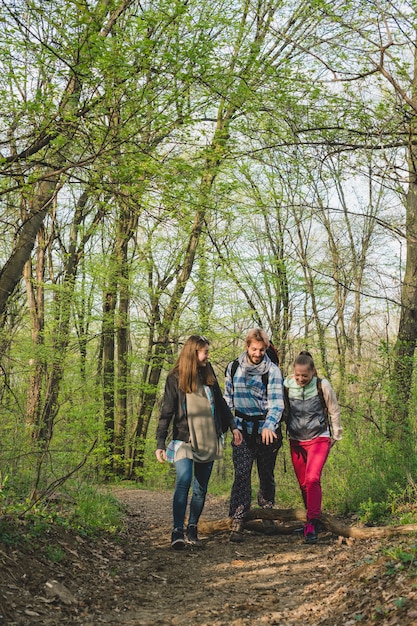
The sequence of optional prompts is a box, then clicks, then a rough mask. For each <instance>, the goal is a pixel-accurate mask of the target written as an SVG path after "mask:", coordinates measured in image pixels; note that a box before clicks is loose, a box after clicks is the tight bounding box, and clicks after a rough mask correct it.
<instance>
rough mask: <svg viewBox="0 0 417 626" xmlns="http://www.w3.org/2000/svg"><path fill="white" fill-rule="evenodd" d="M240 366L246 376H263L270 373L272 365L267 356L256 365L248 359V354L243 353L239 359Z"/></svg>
mask: <svg viewBox="0 0 417 626" xmlns="http://www.w3.org/2000/svg"><path fill="white" fill-rule="evenodd" d="M238 361H239V365H240V367H241V368H242V370H243V373H244V375H245V376H248V377H249V376H263V374H266V372H269V369H270V367H271V365H272V361H271V359H270V358H269V357H268V356H267V355H266V354H265V356H264V358H263V359H262V361H261V362H260V363H258V365H254V363H251V362H250V361H249V359H248V355H247V352H242V354H241V355H240V356H239V357H238Z"/></svg>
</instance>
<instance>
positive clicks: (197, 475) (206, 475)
mask: <svg viewBox="0 0 417 626" xmlns="http://www.w3.org/2000/svg"><path fill="white" fill-rule="evenodd" d="M193 468H194V481H193V493H192V496H191V502H190V517H189V518H188V525H190V524H193V525H196V526H197V522H198V520H199V519H200V515H201V512H202V510H203V507H204V502H205V500H206V494H207V486H208V481H209V479H210V475H211V470H212V469H213V461H211V462H210V463H196V462H195V461H193V460H192V459H180V460H179V461H176V463H175V471H176V474H177V480H176V483H175V492H174V500H173V514H174V528H183V527H184V519H185V511H186V509H187V500H188V492H189V489H190V486H191V480H192V477H193Z"/></svg>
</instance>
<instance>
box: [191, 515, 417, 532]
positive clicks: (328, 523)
mask: <svg viewBox="0 0 417 626" xmlns="http://www.w3.org/2000/svg"><path fill="white" fill-rule="evenodd" d="M263 519H272V520H278V521H279V522H281V524H277V526H276V529H275V533H274V534H289V533H291V532H294V530H295V528H296V527H297V526H298V527H299V526H300V524H299V523H298V524H295V525H294V524H292V525H290V524H288V522H294V521H296V522H305V520H306V513H305V510H304V509H261V508H253V509H251V510H250V511H249V514H248V516H247V518H246V522H245V528H247V529H248V530H256V531H257V532H268V531H267V529H263V528H262V524H259V523H256V524H255V525H254V522H255V521H256V520H263ZM283 522H284V523H283ZM320 522H321V525H322V527H323V530H325V531H328V532H331V533H333V534H335V535H338V536H340V537H352V538H354V539H372V538H374V539H376V538H378V537H389V536H391V535H404V534H407V533H410V532H417V524H404V525H399V526H361V527H359V526H346V524H343V523H342V522H340V521H339V520H337V519H336V518H334V517H332V516H331V515H328V514H327V513H322V515H321V517H320ZM230 526H231V520H230V518H225V519H221V520H204V519H201V520H200V521H199V523H198V530H199V533H200V534H203V535H212V534H215V533H218V532H225V531H227V530H230ZM268 534H269V533H268Z"/></svg>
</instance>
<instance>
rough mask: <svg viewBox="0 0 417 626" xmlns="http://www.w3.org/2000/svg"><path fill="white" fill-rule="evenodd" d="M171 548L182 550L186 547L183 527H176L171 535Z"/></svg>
mask: <svg viewBox="0 0 417 626" xmlns="http://www.w3.org/2000/svg"><path fill="white" fill-rule="evenodd" d="M171 548H173V550H182V549H183V548H185V541H184V531H183V529H182V528H174V530H173V531H172V535H171Z"/></svg>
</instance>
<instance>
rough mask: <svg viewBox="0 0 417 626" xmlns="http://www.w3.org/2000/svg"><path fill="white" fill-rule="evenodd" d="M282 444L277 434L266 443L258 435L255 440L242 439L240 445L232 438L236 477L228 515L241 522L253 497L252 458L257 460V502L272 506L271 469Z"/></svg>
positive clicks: (273, 482)
mask: <svg viewBox="0 0 417 626" xmlns="http://www.w3.org/2000/svg"><path fill="white" fill-rule="evenodd" d="M281 444H282V440H281V439H280V438H278V439H276V440H275V441H274V443H272V444H269V445H265V444H264V443H262V442H261V441H260V438H258V440H257V441H256V443H255V444H249V443H248V441H246V440H245V439H244V440H243V441H242V443H241V444H240V445H239V446H235V445H234V444H233V442H232V447H233V465H234V468H235V479H234V482H233V486H232V493H231V495H230V507H229V517H231V518H233V519H234V520H236V521H239V522H241V521H243V520H244V519H245V517H246V515H247V514H248V512H249V509H250V505H251V500H252V485H251V473H252V467H253V463H254V461H256V464H257V468H258V476H259V492H258V504H259V506H261V507H262V508H272V507H273V506H274V504H275V479H274V469H275V462H276V459H277V454H278V450H279V449H280V447H281Z"/></svg>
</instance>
